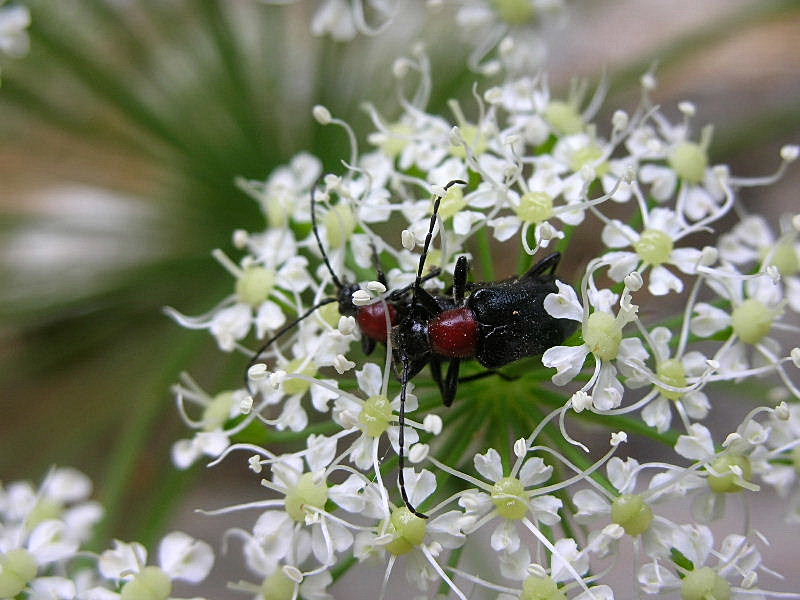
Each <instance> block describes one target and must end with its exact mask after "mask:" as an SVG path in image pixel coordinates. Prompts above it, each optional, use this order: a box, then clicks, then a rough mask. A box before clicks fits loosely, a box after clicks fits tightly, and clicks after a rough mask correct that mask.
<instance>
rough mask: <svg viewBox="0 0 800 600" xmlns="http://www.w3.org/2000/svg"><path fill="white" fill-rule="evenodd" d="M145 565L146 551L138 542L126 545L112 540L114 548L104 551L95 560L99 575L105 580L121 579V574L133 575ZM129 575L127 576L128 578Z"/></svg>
mask: <svg viewBox="0 0 800 600" xmlns="http://www.w3.org/2000/svg"><path fill="white" fill-rule="evenodd" d="M146 563H147V550H145V549H144V546H142V545H141V544H140V543H138V542H133V543H131V544H126V543H124V542H120V541H119V540H114V548H113V549H112V550H106V551H105V552H103V553H102V554H101V555H100V558H99V559H98V560H97V566H98V569H99V571H100V574H101V575H102V576H103V577H105V578H106V579H116V580H121V579H123V573H126V574H128V573H130V574H135V573H138V572H139V569H140V567H141V566H142V565H145V564H146ZM130 576H131V575H128V577H130Z"/></svg>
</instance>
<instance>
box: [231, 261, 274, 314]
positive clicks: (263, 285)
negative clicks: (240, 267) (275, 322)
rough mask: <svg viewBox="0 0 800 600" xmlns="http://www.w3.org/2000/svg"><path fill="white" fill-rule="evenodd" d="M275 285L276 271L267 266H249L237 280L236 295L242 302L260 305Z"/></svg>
mask: <svg viewBox="0 0 800 600" xmlns="http://www.w3.org/2000/svg"><path fill="white" fill-rule="evenodd" d="M274 287H275V271H273V270H272V269H267V268H266V267H247V268H246V269H245V270H244V272H243V273H242V275H241V276H240V277H239V279H237V280H236V295H237V296H238V298H239V301H240V302H244V303H245V304H249V305H250V306H259V305H260V304H262V303H263V302H264V301H265V300H266V299H267V298H269V295H270V294H271V293H272V288H274Z"/></svg>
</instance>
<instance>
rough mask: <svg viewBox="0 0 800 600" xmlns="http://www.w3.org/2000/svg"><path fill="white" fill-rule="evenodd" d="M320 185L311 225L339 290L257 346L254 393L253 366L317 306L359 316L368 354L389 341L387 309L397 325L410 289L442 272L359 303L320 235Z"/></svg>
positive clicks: (380, 278)
mask: <svg viewBox="0 0 800 600" xmlns="http://www.w3.org/2000/svg"><path fill="white" fill-rule="evenodd" d="M453 183H464V182H462V181H457V182H451V183H450V184H448V185H452V184H453ZM316 187H317V186H316V185H314V187H313V188H312V189H311V228H312V230H313V232H314V238H315V239H316V241H317V246H318V248H319V251H320V254H321V255H322V260H323V261H324V263H325V266H326V267H327V269H328V272H329V273H330V275H331V281H332V282H333V285H334V286H336V290H337V293H336V296H331V297H328V298H323V299H322V300H320V301H319V302H317V303H316V304H315V305H314V306H312V307H311V308H309V309H308V310H306V311H305V312H304V313H303V314H301V315H300V316H299V317H297V318H296V319H294V320H293V321H292V322H291V323H288V324H286V325H284V326H283V327H281V328H280V329H278V331H276V332H275V333H274V334H273V335H272V337H270V338H269V339H268V340H267V341H266V342H264V344H262V346H261V347H260V348H259V349H258V350H256V352H255V353H254V354H253V357H252V358H251V359H250V362H248V363H247V368H246V369H245V387H246V388H247V389H248V391H250V392H251V393H252V390H250V380H249V377H248V375H247V373H248V371H249V370H250V367H252V366H253V365H254V364H255V363H257V362H258V360H259V358H261V355H262V354H263V353H264V352H266V351H267V349H268V348H269V347H270V346H271V345H272V344H274V343H275V342H277V341H278V340H279V339H280V338H281V337H282V336H283V335H285V334H286V333H287V332H289V331H291V330H292V329H294V327H295V326H297V325H298V324H299V323H300V322H301V321H303V320H304V319H307V318H308V317H310V316H311V315H313V314H314V313H315V312H316V311H317V309H319V308H321V307H323V306H325V305H326V304H331V303H332V302H338V304H339V313H340V314H341V315H343V316H346V317H353V318H355V320H356V323H357V324H358V327H359V329H360V330H361V346H362V349H363V350H364V354H367V355H369V354H371V353H372V351H373V350H374V349H375V344H376V343H377V342H381V343H383V344H385V343H386V339H387V337H388V332H387V329H386V324H387V318H386V312H387V311H388V313H389V319H388V321H389V324H390V325H391V326H392V327H393V326H395V325H397V324H398V323H399V322H400V321H401V320H402V319H403V318H404V317H405V313H406V309H407V308H408V306H409V305H410V292H411V289H412V287H414V286H420V285H421V283H422V282H424V281H427V280H428V279H431V278H433V277H436V276H438V275H439V273H440V270H439V269H438V268H437V269H431V271H430V272H429V273H428V274H427V275H425V277H422V278H417V281H415V282H414V283H413V284H411V285H407V286H405V287H402V288H399V289H396V290H393V291H391V292H389V293H388V294H387V295H386V296H385V298H384V300H383V301H379V302H373V303H372V304H367V305H361V306H356V305H355V304H353V294H354V293H355V292H356V291H358V290H359V289H361V287H360V286H359V285H358V284H357V283H349V282H348V281H346V280H345V281H342V280H341V279H339V277H338V276H337V275H336V273H335V272H334V270H333V267H332V266H331V263H330V260H329V259H328V254H327V253H326V252H325V248H324V246H323V245H322V240H321V239H320V236H319V228H318V226H317V210H316ZM372 253H373V258H374V261H375V268H376V270H377V277H378V281H379V282H380V283H381V284H383V285H384V286H387V282H386V276H385V275H384V273H383V269H382V267H381V264H380V258H379V256H378V252H377V250H376V248H375V246H374V245H373V246H372ZM420 289H422V288H421V287H420Z"/></svg>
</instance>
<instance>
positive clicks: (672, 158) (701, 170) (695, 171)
mask: <svg viewBox="0 0 800 600" xmlns="http://www.w3.org/2000/svg"><path fill="white" fill-rule="evenodd" d="M667 162H668V163H669V166H670V167H672V169H673V170H674V171H675V173H677V175H678V177H680V178H681V179H685V180H686V181H688V182H689V183H700V182H702V181H703V179H704V178H705V176H706V169H707V168H708V153H707V152H706V149H705V148H703V147H702V146H701V145H700V144H696V143H695V142H683V143H681V144H678V146H676V147H675V149H674V150H673V151H672V153H671V154H670V155H669V157H668V159H667Z"/></svg>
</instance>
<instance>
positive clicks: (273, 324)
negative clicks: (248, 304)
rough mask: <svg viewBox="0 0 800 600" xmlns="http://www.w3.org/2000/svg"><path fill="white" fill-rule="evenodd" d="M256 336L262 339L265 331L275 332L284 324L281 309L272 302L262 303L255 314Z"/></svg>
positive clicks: (284, 317)
mask: <svg viewBox="0 0 800 600" xmlns="http://www.w3.org/2000/svg"><path fill="white" fill-rule="evenodd" d="M255 322H256V335H257V336H258V337H259V338H263V337H264V334H265V333H266V332H267V331H275V330H276V329H278V327H280V326H282V325H283V324H284V323H285V322H286V315H284V314H283V311H282V310H281V307H280V306H278V305H277V304H276V303H275V302H273V301H272V300H267V301H266V302H263V303H262V304H261V306H259V307H258V312H257V313H256V319H255Z"/></svg>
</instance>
